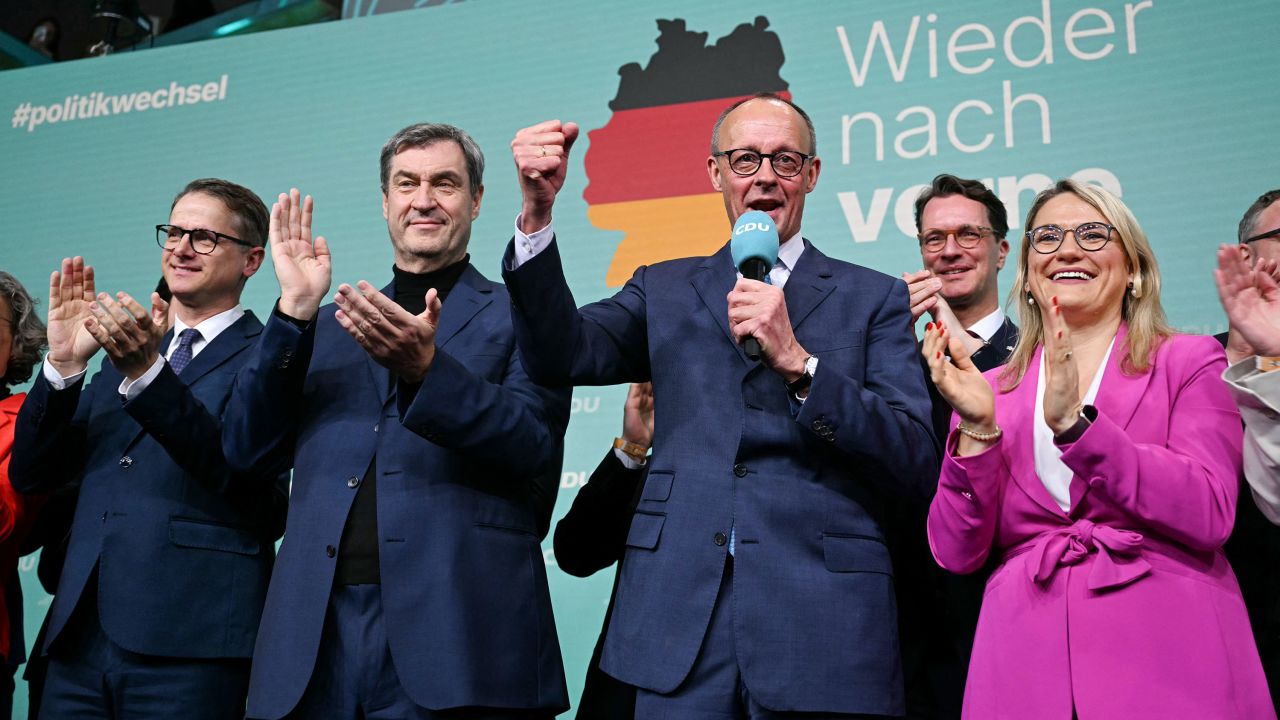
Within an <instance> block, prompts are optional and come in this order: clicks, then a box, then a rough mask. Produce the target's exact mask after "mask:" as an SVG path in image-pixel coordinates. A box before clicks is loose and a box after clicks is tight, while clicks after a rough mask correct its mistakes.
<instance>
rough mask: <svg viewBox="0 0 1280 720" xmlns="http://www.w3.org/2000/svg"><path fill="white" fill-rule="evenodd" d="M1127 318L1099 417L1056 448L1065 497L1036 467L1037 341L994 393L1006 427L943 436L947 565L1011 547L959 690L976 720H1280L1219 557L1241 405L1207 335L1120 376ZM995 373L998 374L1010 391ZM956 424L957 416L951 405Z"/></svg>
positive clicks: (941, 490) (1170, 347)
mask: <svg viewBox="0 0 1280 720" xmlns="http://www.w3.org/2000/svg"><path fill="white" fill-rule="evenodd" d="M1124 337H1125V328H1124V327H1123V326H1122V327H1121V328H1120V334H1119V336H1118V337H1117V342H1116V345H1115V350H1114V351H1113V352H1112V355H1111V358H1110V360H1109V361H1108V364H1107V368H1106V371H1105V374H1104V375H1103V378H1102V385H1101V386H1100V388H1099V391H1098V398H1097V403H1096V405H1095V407H1096V408H1097V410H1098V418H1097V420H1096V421H1095V422H1094V423H1093V424H1092V425H1091V426H1090V427H1089V429H1088V430H1086V431H1085V433H1084V435H1082V436H1081V437H1080V438H1079V439H1078V440H1077V441H1076V442H1075V443H1073V444H1071V445H1070V446H1067V447H1064V448H1063V450H1064V452H1063V456H1062V460H1063V462H1064V463H1065V464H1066V465H1067V466H1068V467H1069V468H1071V469H1072V470H1073V471H1074V473H1075V475H1074V477H1073V478H1072V480H1071V507H1070V509H1069V510H1068V511H1066V512H1063V511H1062V509H1061V508H1060V507H1059V506H1058V504H1057V503H1056V502H1054V500H1053V498H1052V497H1050V495H1049V492H1048V490H1046V489H1045V487H1044V485H1043V484H1042V483H1041V481H1040V479H1039V477H1038V476H1037V475H1036V472H1035V460H1034V456H1033V449H1032V442H1033V441H1032V433H1033V431H1032V421H1033V419H1034V417H1035V416H1034V415H1033V413H1035V412H1037V411H1038V409H1037V408H1036V407H1034V406H1035V397H1036V382H1037V378H1038V375H1039V369H1038V368H1039V355H1040V351H1037V352H1036V356H1035V358H1034V359H1033V361H1032V363H1031V367H1030V369H1029V370H1028V371H1027V374H1026V376H1025V377H1024V378H1023V380H1022V382H1021V384H1019V385H1018V387H1017V388H1015V389H1014V390H1013V391H1011V392H1008V393H1003V394H1002V393H1000V392H999V391H998V390H997V393H996V421H997V423H998V424H999V425H1000V427H1001V428H1002V429H1003V430H1004V437H1002V438H1001V439H1000V440H998V441H997V442H996V443H995V444H994V445H992V447H991V448H989V449H988V450H986V451H985V452H984V453H982V454H980V455H975V456H972V457H965V458H958V457H955V456H954V450H955V443H956V433H955V431H954V430H953V431H952V433H951V437H950V438H948V442H947V447H948V453H947V457H946V458H944V460H943V466H942V475H941V477H940V479H939V481H938V492H937V495H936V496H935V497H934V499H933V504H932V506H931V507H930V509H929V544H930V547H931V548H932V549H933V555H934V557H935V558H936V559H937V561H938V563H939V564H941V565H942V566H943V567H944V568H946V569H948V570H950V571H952V572H956V573H968V572H972V571H974V570H976V569H977V568H979V567H980V566H982V564H983V563H984V562H985V561H986V560H987V558H988V556H991V555H994V556H995V557H998V558H1002V560H1001V562H1000V565H999V567H998V568H997V569H996V571H995V572H994V573H993V574H992V576H991V579H990V580H989V581H988V582H987V587H986V594H985V595H984V597H983V603H982V613H981V617H980V619H979V621H978V631H977V637H976V639H975V642H974V648H973V658H972V661H971V663H970V667H969V678H968V682H967V684H966V687H965V697H964V717H965V718H973V719H974V720H978V719H981V720H993V719H995V718H1010V719H1016V720H1027V719H1031V718H1034V719H1035V720H1056V719H1060V720H1070V718H1071V713H1072V707H1073V704H1074V707H1075V708H1076V709H1077V711H1078V712H1079V716H1080V718H1082V720H1088V719H1090V718H1125V719H1126V720H1139V719H1141V718H1153V719H1154V718H1160V719H1161V720H1165V719H1167V718H1196V719H1197V720H1214V719H1216V718H1221V719H1222V720H1236V719H1243V718H1249V719H1250V720H1255V719H1259V718H1261V719H1264V720H1265V719H1267V718H1275V717H1276V714H1275V709H1274V708H1273V707H1272V705H1271V697H1270V694H1269V693H1268V691H1267V684H1266V680H1265V678H1264V677H1263V674H1262V666H1261V663H1260V662H1259V660H1258V651H1257V648H1256V647H1255V645H1254V640H1253V634H1252V632H1251V631H1250V628H1249V618H1248V615H1247V614H1246V612H1245V607H1244V603H1243V601H1242V600H1241V599H1240V589H1239V587H1238V585H1237V584H1236V579H1235V575H1234V574H1233V573H1232V572H1231V567H1230V566H1229V565H1228V564H1227V560H1226V558H1225V557H1223V554H1222V550H1221V547H1222V544H1223V543H1224V542H1225V541H1226V539H1227V537H1228V536H1229V535H1230V534H1231V527H1232V523H1233V520H1234V518H1235V512H1236V492H1237V489H1238V487H1239V477H1240V447H1241V438H1242V430H1241V425H1240V416H1239V413H1238V412H1237V411H1236V408H1235V404H1234V403H1233V402H1232V400H1231V395H1230V393H1229V392H1228V390H1227V388H1226V386H1225V385H1224V384H1223V382H1222V380H1221V378H1220V376H1221V374H1222V370H1223V369H1224V368H1225V366H1226V359H1225V356H1224V354H1223V351H1222V348H1221V346H1219V345H1218V343H1217V342H1216V341H1215V340H1214V339H1213V338H1209V337H1198V336H1189V335H1184V336H1177V337H1174V338H1173V339H1171V340H1169V341H1167V342H1165V343H1164V344H1163V345H1162V346H1161V348H1160V349H1159V351H1158V352H1157V353H1156V357H1155V362H1154V364H1153V365H1152V367H1151V368H1150V369H1149V370H1148V372H1146V373H1145V374H1143V375H1137V376H1132V375H1125V374H1123V373H1122V371H1121V369H1120V362H1121V360H1122V359H1123V357H1124V351H1123V348H1124ZM998 372H999V370H998V369H997V370H993V371H991V372H989V373H987V379H988V381H989V382H991V384H992V386H993V387H998V381H997V377H996V375H997V374H998ZM952 423H953V425H954V423H955V419H954V418H953V419H952ZM1278 571H1280V569H1278Z"/></svg>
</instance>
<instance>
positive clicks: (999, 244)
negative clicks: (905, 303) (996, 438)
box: [889, 174, 1018, 720]
mask: <svg viewBox="0 0 1280 720" xmlns="http://www.w3.org/2000/svg"><path fill="white" fill-rule="evenodd" d="M915 218H916V233H917V234H916V239H917V240H918V241H919V243H920V260H921V262H922V263H923V265H924V269H923V270H919V271H917V272H914V273H903V276H902V279H903V280H904V281H906V283H907V290H908V291H909V292H910V293H911V317H912V320H913V322H914V321H916V320H918V319H919V318H920V317H921V316H922V315H924V313H926V312H927V313H929V314H930V316H931V317H932V318H933V320H934V321H937V322H942V323H944V324H945V325H946V327H947V328H948V329H954V331H955V332H956V333H957V334H961V340H963V341H964V342H966V343H968V345H969V352H970V356H969V357H970V359H971V360H973V364H974V365H976V366H977V367H978V369H979V370H983V371H986V370H990V369H991V368H994V367H996V366H998V365H1002V364H1003V363H1004V361H1005V359H1006V358H1008V357H1009V354H1010V353H1012V352H1013V346H1014V345H1016V344H1017V342H1018V326H1017V325H1014V324H1013V321H1012V320H1010V319H1009V318H1008V317H1006V316H1005V314H1004V311H1003V310H1002V309H1001V308H1000V289H999V273H1000V269H1001V268H1003V267H1004V261H1005V257H1006V256H1007V255H1008V253H1009V241H1008V240H1006V239H1005V236H1006V235H1007V234H1008V232H1009V215H1008V211H1007V210H1005V207H1004V203H1002V202H1001V201H1000V198H999V197H998V196H996V194H995V193H994V192H992V191H991V189H990V188H988V187H987V186H986V185H983V184H982V182H981V181H978V180H970V179H967V178H959V177H956V176H954V175H946V174H943V175H939V176H937V177H935V178H934V179H933V182H932V183H930V184H929V186H928V187H926V188H925V189H924V190H923V191H922V192H921V193H920V195H919V197H917V198H916V206H915ZM920 365H921V368H923V369H924V376H925V385H926V386H927V387H928V389H929V398H930V402H931V403H932V406H933V430H934V434H935V435H936V436H937V438H938V443H939V444H942V445H945V443H946V438H947V431H948V430H949V423H950V421H951V406H950V405H948V404H947V401H946V400H944V399H942V395H940V394H939V393H938V389H937V388H936V387H934V385H933V382H932V381H930V380H929V371H928V364H927V363H926V362H925V360H924V358H923V357H921V358H920ZM928 514H929V504H928V502H923V503H910V502H908V503H903V504H902V505H901V506H900V509H899V512H898V513H897V515H898V517H897V519H896V520H895V521H894V522H893V523H892V524H893V526H894V529H893V532H892V533H891V535H892V536H893V537H892V538H891V540H890V543H889V544H890V548H891V549H892V550H893V560H894V567H895V568H897V571H898V572H897V589H898V621H899V623H898V624H899V627H900V629H901V633H902V665H903V673H904V675H905V680H906V691H907V718H909V720H952V719H955V720H958V718H959V717H960V709H961V702H962V701H963V699H964V683H965V678H966V677H967V675H968V673H969V655H970V653H971V652H972V651H973V636H974V634H975V633H976V632H977V628H978V610H979V609H980V608H981V606H982V593H983V591H984V590H985V588H986V584H987V577H988V576H989V575H990V572H989V569H984V571H980V572H975V573H970V574H968V575H953V574H951V573H949V572H947V571H946V570H943V569H942V568H940V567H938V563H937V562H936V561H935V560H934V559H933V554H932V552H931V551H930V550H929V542H928V534H927V532H926V530H925V521H926V519H927V517H928Z"/></svg>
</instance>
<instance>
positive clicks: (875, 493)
mask: <svg viewBox="0 0 1280 720" xmlns="http://www.w3.org/2000/svg"><path fill="white" fill-rule="evenodd" d="M513 252H514V251H513V249H512V248H508V251H507V257H506V259H505V261H504V262H505V266H506V268H507V269H508V270H507V272H506V274H505V276H506V280H507V285H508V287H509V288H510V290H511V294H512V298H513V301H514V306H515V309H516V312H515V318H516V333H517V338H518V340H519V343H520V350H521V353H522V354H523V356H524V358H525V360H526V363H527V365H528V367H529V369H530V372H531V373H533V375H534V377H535V378H536V379H538V380H540V381H542V382H551V383H565V382H569V383H573V384H584V385H605V384H614V383H623V382H639V381H645V380H652V381H653V389H654V411H655V417H654V430H655V436H654V443H653V446H654V455H653V458H652V460H651V461H650V464H649V473H648V476H647V478H646V480H645V484H644V488H643V490H642V492H641V496H640V501H639V503H638V506H637V508H636V514H635V517H634V518H633V519H632V522H631V528H630V531H629V532H628V535H627V540H626V544H627V550H626V556H625V560H624V562H623V563H622V568H621V578H620V580H619V586H618V593H617V598H616V601H615V604H614V608H613V616H612V620H611V622H610V625H609V629H608V634H607V636H606V639H605V649H604V658H603V661H602V663H601V667H602V668H603V669H604V670H605V671H606V672H608V673H609V674H610V675H613V676H615V677H617V678H618V679H620V680H623V681H625V682H628V683H630V684H633V685H636V686H639V687H643V688H646V689H649V690H652V691H656V692H670V691H672V690H674V689H676V688H677V687H678V686H679V685H680V684H681V682H683V681H684V679H685V677H686V676H687V675H688V674H689V671H690V669H691V667H692V666H693V662H694V659H695V658H696V657H697V655H698V650H699V648H700V647H701V645H702V641H703V636H704V635H705V633H706V629H707V626H708V622H709V620H710V617H711V611H712V608H713V606H714V605H715V603H716V597H717V593H718V589H719V587H720V581H721V576H722V573H723V572H724V570H725V564H726V558H725V556H726V553H727V552H728V551H729V548H728V546H727V544H726V537H727V536H728V535H729V534H730V532H731V528H732V529H733V531H734V532H736V537H737V539H736V549H735V555H734V558H735V562H734V570H733V603H734V607H733V623H734V629H735V642H736V650H737V657H738V661H739V666H740V667H741V669H742V673H743V678H744V682H745V683H746V685H747V687H749V688H750V689H751V694H752V696H753V697H754V698H755V699H756V700H757V701H758V702H760V703H761V704H762V705H764V706H765V707H767V708H770V709H774V710H792V711H811V712H844V713H873V714H890V715H891V714H898V713H900V712H901V710H902V679H901V670H900V665H899V656H898V638H897V630H896V613H895V608H894V596H893V583H892V572H893V570H892V567H891V564H890V561H889V553H888V550H887V549H886V548H885V545H884V537H883V533H882V530H881V524H880V521H881V515H882V514H883V513H884V512H885V510H886V507H887V501H888V499H889V498H891V497H894V496H900V495H904V494H905V495H913V496H923V495H924V494H925V493H927V492H928V491H929V488H930V487H931V486H932V484H933V482H934V481H935V479H936V477H937V469H938V453H937V449H936V447H935V445H934V442H933V438H932V433H931V432H930V430H929V420H928V418H929V405H928V395H927V394H926V392H925V388H924V380H923V377H922V375H921V373H920V368H919V364H918V363H917V362H916V359H915V352H916V349H915V341H914V338H913V335H912V332H911V327H910V322H911V315H910V313H909V312H908V305H907V297H908V296H907V290H906V286H905V285H904V284H903V283H902V281H900V280H895V279H893V278H890V277H888V276H886V275H883V274H881V273H878V272H874V271H871V270H868V269H866V268H862V267H858V266H856V265H851V264H849V263H845V262H840V261H837V260H833V259H831V258H828V257H827V256H825V255H823V254H822V253H821V252H819V251H818V250H817V249H816V248H814V247H813V246H812V245H810V244H809V243H808V242H807V241H806V242H805V251H804V254H803V255H802V256H801V258H800V260H799V262H798V263H797V266H796V268H795V269H794V271H793V272H792V273H791V276H790V279H789V280H788V281H787V284H786V287H785V290H784V292H785V294H786V300H787V309H788V313H789V315H790V320H791V325H792V327H793V328H794V329H795V333H796V337H797V339H798V340H799V342H800V344H801V345H802V346H803V347H804V348H805V349H807V350H808V351H809V352H810V353H812V354H814V355H816V356H817V357H818V358H819V366H818V370H817V373H816V375H815V377H814V381H813V385H812V387H811V390H810V394H809V396H808V399H807V400H806V401H805V402H804V403H803V404H800V403H798V402H796V401H795V400H794V399H792V398H791V396H790V393H788V391H787V389H786V386H785V385H784V383H783V381H782V379H781V378H780V377H778V375H777V374H776V373H774V372H772V371H771V370H769V369H768V368H766V367H764V366H763V365H762V364H761V363H759V362H753V361H751V360H748V359H747V356H746V355H745V354H744V353H743V350H742V348H741V346H740V345H739V344H738V343H737V342H735V341H734V339H733V337H732V335H731V334H730V331H729V324H728V302H727V295H728V293H729V291H730V290H731V289H732V288H733V286H734V283H735V282H736V274H735V272H734V267H733V263H732V261H731V259H730V256H729V249H728V246H727V245H726V246H725V247H724V248H722V249H721V250H720V251H719V252H717V253H716V254H715V255H712V256H710V257H701V258H686V259H681V260H673V261H669V262H663V263H659V264H657V265H653V266H650V267H643V268H640V269H639V270H637V271H636V274H635V275H634V276H633V277H632V279H631V280H630V281H629V282H628V283H627V285H626V286H625V287H624V288H623V289H622V290H621V291H620V292H618V293H617V294H616V295H614V296H613V297H612V298H611V299H607V300H602V301H600V302H597V303H593V304H591V305H587V306H585V307H583V308H582V309H581V310H580V311H579V310H577V309H575V307H574V302H573V297H572V295H571V293H570V292H569V289H568V287H567V285H566V284H565V280H564V274H563V270H562V268H561V266H560V257H559V250H558V249H557V247H556V243H555V242H554V241H553V242H552V244H551V246H550V247H549V248H547V249H546V250H544V251H542V252H541V253H539V254H538V255H537V256H536V257H534V258H533V259H531V260H530V261H529V262H527V263H525V264H524V265H522V266H521V267H520V268H519V269H516V270H511V269H510V268H511V267H512V264H513V261H512V255H513Z"/></svg>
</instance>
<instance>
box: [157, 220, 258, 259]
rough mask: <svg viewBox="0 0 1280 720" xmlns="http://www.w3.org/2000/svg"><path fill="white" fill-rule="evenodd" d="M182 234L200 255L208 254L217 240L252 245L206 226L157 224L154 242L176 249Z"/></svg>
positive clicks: (216, 245)
mask: <svg viewBox="0 0 1280 720" xmlns="http://www.w3.org/2000/svg"><path fill="white" fill-rule="evenodd" d="M183 236H189V237H190V238H191V249H192V250H195V251H196V252H198V253H200V254H201V255H208V254H209V253H211V252H213V251H214V250H216V249H217V247H218V241H219V240H230V241H231V242H233V243H235V244H237V245H243V246H245V247H253V246H252V245H250V244H249V243H247V242H245V241H243V240H241V239H240V238H236V237H231V236H230V235H224V234H222V233H220V232H216V231H214V230H208V229H206V228H193V229H190V230H188V229H187V228H184V227H178V226H177V225H157V226H156V244H157V245H159V246H160V247H162V248H164V249H165V250H177V249H178V245H180V244H182V238H183Z"/></svg>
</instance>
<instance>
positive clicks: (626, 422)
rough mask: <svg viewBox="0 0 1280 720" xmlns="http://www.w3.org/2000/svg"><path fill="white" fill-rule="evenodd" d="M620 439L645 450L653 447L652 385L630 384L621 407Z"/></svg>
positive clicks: (644, 383)
mask: <svg viewBox="0 0 1280 720" xmlns="http://www.w3.org/2000/svg"><path fill="white" fill-rule="evenodd" d="M622 439H623V440H626V441H627V442H629V443H635V444H636V445H639V446H640V447H643V448H645V449H646V450H647V449H649V448H650V447H652V446H653V383H647V382H643V383H631V387H629V388H627V401H626V403H625V404H623V406H622Z"/></svg>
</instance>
